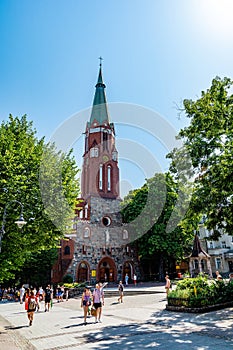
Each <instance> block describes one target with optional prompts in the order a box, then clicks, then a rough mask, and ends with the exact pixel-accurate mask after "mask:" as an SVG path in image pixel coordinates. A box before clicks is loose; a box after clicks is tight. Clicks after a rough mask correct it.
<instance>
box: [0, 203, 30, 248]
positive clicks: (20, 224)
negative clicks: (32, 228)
mask: <svg viewBox="0 0 233 350" xmlns="http://www.w3.org/2000/svg"><path fill="white" fill-rule="evenodd" d="M11 203H17V204H19V205H20V207H21V213H20V217H19V218H18V220H16V221H15V224H17V226H18V227H19V228H20V229H22V227H23V226H24V225H25V224H26V223H27V221H25V220H24V218H23V204H22V203H21V202H19V201H17V200H15V199H14V200H12V201H10V202H9V203H7V204H6V205H5V208H4V213H3V217H2V227H1V230H0V253H1V250H2V238H3V236H4V234H5V223H6V214H7V208H8V207H9V205H10V204H11Z"/></svg>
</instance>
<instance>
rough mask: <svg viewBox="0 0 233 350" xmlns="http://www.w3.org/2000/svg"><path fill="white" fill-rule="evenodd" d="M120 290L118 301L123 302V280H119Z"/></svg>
mask: <svg viewBox="0 0 233 350" xmlns="http://www.w3.org/2000/svg"><path fill="white" fill-rule="evenodd" d="M118 292H119V295H120V296H119V298H118V302H119V303H120V302H121V303H123V295H124V286H123V284H122V281H120V282H119V284H118Z"/></svg>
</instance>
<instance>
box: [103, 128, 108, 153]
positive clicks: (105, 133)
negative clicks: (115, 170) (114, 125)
mask: <svg viewBox="0 0 233 350" xmlns="http://www.w3.org/2000/svg"><path fill="white" fill-rule="evenodd" d="M103 149H104V150H108V132H107V130H104V133H103Z"/></svg>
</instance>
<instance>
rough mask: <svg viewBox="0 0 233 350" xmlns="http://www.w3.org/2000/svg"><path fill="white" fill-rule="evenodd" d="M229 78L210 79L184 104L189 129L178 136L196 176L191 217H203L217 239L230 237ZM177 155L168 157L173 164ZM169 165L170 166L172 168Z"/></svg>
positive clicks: (232, 149)
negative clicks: (208, 85)
mask: <svg viewBox="0 0 233 350" xmlns="http://www.w3.org/2000/svg"><path fill="white" fill-rule="evenodd" d="M232 83H233V81H232V80H230V79H229V78H224V79H220V78H219V77H216V78H215V79H213V81H212V84H211V87H210V88H209V89H207V91H206V92H204V91H202V93H201V97H200V98H198V99H197V100H195V101H193V100H187V99H186V100H184V102H183V105H184V111H185V114H186V116H187V117H188V118H190V125H189V126H188V127H185V128H184V129H182V130H181V131H180V132H179V135H178V137H179V138H181V139H183V140H184V145H185V149H186V152H188V153H189V155H190V157H191V159H192V166H193V169H194V173H195V181H194V194H193V198H192V203H191V206H190V214H191V213H193V214H194V215H197V214H199V216H200V215H202V214H206V216H207V221H206V226H207V228H208V229H212V230H213V232H214V235H213V238H218V237H219V236H220V234H221V233H220V231H219V229H223V230H225V231H226V232H227V233H228V234H232V233H233V216H232V212H233V202H232V200H233V181H232V176H233V95H232V94H230V88H231V87H232ZM178 156H179V155H178V151H177V150H174V151H173V152H172V153H171V154H170V157H171V158H172V164H174V162H176V159H177V157H178ZM172 164H171V166H172Z"/></svg>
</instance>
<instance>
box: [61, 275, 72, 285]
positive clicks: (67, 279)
mask: <svg viewBox="0 0 233 350" xmlns="http://www.w3.org/2000/svg"><path fill="white" fill-rule="evenodd" d="M72 282H73V277H72V276H71V275H65V276H64V277H63V280H62V283H65V284H66V285H67V284H70V283H72Z"/></svg>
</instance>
